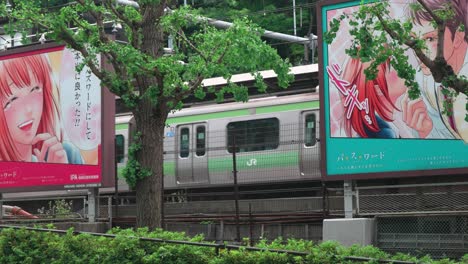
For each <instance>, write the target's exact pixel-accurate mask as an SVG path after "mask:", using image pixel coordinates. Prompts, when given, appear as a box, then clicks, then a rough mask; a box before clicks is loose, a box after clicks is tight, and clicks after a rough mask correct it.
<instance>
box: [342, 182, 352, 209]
mask: <svg viewBox="0 0 468 264" xmlns="http://www.w3.org/2000/svg"><path fill="white" fill-rule="evenodd" d="M343 199H344V214H345V218H353V211H354V205H353V181H352V180H345V181H344V182H343Z"/></svg>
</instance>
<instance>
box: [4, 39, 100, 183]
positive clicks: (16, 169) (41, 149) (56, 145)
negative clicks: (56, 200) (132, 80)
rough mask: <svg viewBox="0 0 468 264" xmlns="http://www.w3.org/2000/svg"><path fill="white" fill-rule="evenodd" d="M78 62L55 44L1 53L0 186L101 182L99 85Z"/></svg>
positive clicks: (72, 52) (64, 49) (76, 57)
mask: <svg viewBox="0 0 468 264" xmlns="http://www.w3.org/2000/svg"><path fill="white" fill-rule="evenodd" d="M81 61H82V58H81V57H80V55H79V54H78V53H77V52H75V51H73V50H70V49H67V48H65V47H64V46H58V45H56V46H55V47H52V48H47V49H41V50H33V51H29V52H23V53H18V54H13V55H9V56H4V57H0V97H1V103H2V107H1V110H0V133H1V135H2V137H1V139H0V188H2V187H7V188H8V187H20V186H28V185H64V184H69V183H94V182H100V180H101V175H100V168H101V165H100V162H101V156H100V154H101V86H100V81H99V80H98V79H97V77H96V76H94V75H93V74H92V73H91V71H90V70H89V68H87V67H84V69H83V70H82V71H81V72H78V71H77V70H76V66H77V65H79V64H80V62H81ZM98 63H99V61H98ZM58 172H60V173H58Z"/></svg>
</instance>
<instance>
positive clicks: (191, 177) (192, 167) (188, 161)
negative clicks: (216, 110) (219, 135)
mask: <svg viewBox="0 0 468 264" xmlns="http://www.w3.org/2000/svg"><path fill="white" fill-rule="evenodd" d="M177 132H178V133H177V135H178V137H177V146H178V155H177V168H176V179H177V183H178V184H188V183H191V184H192V183H208V179H209V178H208V155H207V151H206V150H207V146H206V145H207V143H208V141H207V133H206V132H207V125H206V123H197V124H187V125H181V126H178V128H177Z"/></svg>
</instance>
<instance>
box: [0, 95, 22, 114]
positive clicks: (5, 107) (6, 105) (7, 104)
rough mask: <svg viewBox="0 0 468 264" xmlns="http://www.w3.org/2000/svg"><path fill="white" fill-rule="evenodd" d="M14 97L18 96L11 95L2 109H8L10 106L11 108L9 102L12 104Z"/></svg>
mask: <svg viewBox="0 0 468 264" xmlns="http://www.w3.org/2000/svg"><path fill="white" fill-rule="evenodd" d="M16 99H18V97H16V96H14V97H12V98H11V99H10V100H9V101H8V102H7V103H6V104H5V106H3V110H4V111H6V110H8V109H10V108H11V104H12V103H13V102H14V101H15V100H16Z"/></svg>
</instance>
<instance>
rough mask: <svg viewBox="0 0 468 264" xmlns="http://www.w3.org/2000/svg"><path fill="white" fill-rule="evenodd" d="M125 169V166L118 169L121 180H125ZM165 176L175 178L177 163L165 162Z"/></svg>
mask: <svg viewBox="0 0 468 264" xmlns="http://www.w3.org/2000/svg"><path fill="white" fill-rule="evenodd" d="M124 168H125V165H122V166H121V167H119V168H117V176H118V177H119V179H123V178H124V177H123V170H124ZM164 175H168V176H175V162H173V161H171V162H167V161H166V162H164Z"/></svg>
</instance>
